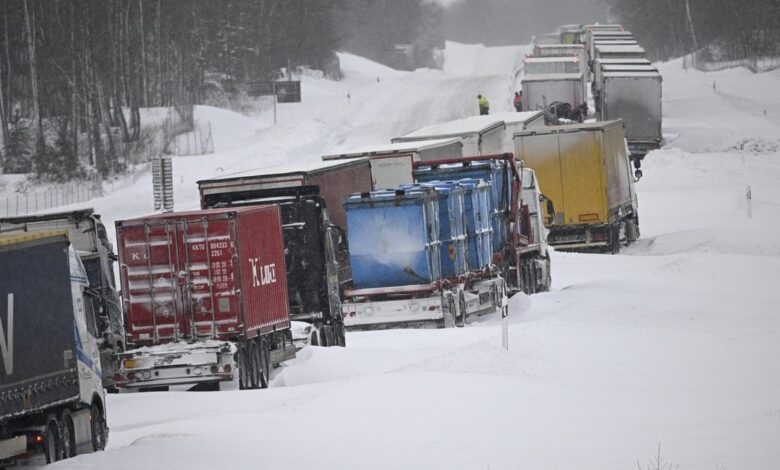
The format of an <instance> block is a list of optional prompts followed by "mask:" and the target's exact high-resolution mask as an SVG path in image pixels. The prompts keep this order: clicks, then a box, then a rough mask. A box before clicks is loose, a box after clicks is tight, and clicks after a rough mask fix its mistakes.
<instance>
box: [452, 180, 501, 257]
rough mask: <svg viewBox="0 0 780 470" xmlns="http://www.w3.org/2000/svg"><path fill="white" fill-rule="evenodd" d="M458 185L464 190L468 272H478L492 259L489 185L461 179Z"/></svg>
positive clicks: (479, 181) (480, 181)
mask: <svg viewBox="0 0 780 470" xmlns="http://www.w3.org/2000/svg"><path fill="white" fill-rule="evenodd" d="M458 184H459V185H460V186H461V187H462V188H464V189H465V190H466V192H465V194H464V210H465V211H464V214H465V219H466V233H467V237H468V238H467V240H468V242H467V245H466V259H467V261H468V266H469V270H472V271H479V270H481V269H482V268H484V267H485V266H488V265H489V264H490V263H491V261H492V258H493V250H492V249H491V248H492V245H491V237H492V229H491V228H490V217H489V212H488V205H487V201H488V197H489V196H488V193H489V192H490V185H489V184H487V183H485V182H484V181H482V180H475V179H462V180H459V181H458Z"/></svg>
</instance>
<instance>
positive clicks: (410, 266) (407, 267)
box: [344, 188, 441, 289]
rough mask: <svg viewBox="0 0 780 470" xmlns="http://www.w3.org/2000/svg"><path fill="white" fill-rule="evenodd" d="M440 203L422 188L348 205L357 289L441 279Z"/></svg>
mask: <svg viewBox="0 0 780 470" xmlns="http://www.w3.org/2000/svg"><path fill="white" fill-rule="evenodd" d="M437 202H438V201H437V197H436V193H435V192H434V191H433V190H430V189H428V190H424V189H423V188H415V189H409V190H407V191H403V190H398V191H374V192H372V193H366V194H363V195H360V194H355V195H352V196H350V197H349V198H348V199H347V200H346V201H345V202H344V207H345V210H346V213H347V225H348V228H349V230H348V238H349V251H350V255H349V256H350V264H351V265H352V284H353V286H354V287H355V288H356V289H365V288H381V287H396V286H407V285H420V284H430V283H432V282H434V281H437V280H438V279H440V278H441V272H440V270H441V260H440V257H439V248H440V247H439V245H440V241H439V216H438V210H437V207H436V203H437Z"/></svg>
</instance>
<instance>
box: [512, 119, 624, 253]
mask: <svg viewBox="0 0 780 470" xmlns="http://www.w3.org/2000/svg"><path fill="white" fill-rule="evenodd" d="M514 138H515V146H516V153H517V155H518V157H519V158H522V159H523V161H524V162H525V164H526V165H528V167H529V168H531V169H533V170H534V172H535V173H536V176H537V178H538V180H539V183H540V184H541V187H542V188H544V192H545V194H546V196H547V197H548V198H549V199H550V200H551V201H552V202H553V203H554V207H555V214H554V217H553V216H552V215H551V217H549V218H548V226H547V228H548V229H549V230H550V233H549V237H548V243H549V244H551V245H553V246H555V247H556V248H559V249H572V250H590V249H599V250H604V249H608V250H611V251H612V252H617V251H619V249H620V244H621V242H622V241H625V242H633V241H634V240H636V239H637V237H638V236H639V221H638V215H637V197H636V193H635V191H634V180H633V177H632V175H631V171H630V165H629V161H628V156H627V153H626V144H625V132H624V129H623V122H622V121H605V122H594V123H585V124H574V125H566V126H555V127H548V128H541V129H534V130H530V131H523V132H518V133H516V134H515V136H514Z"/></svg>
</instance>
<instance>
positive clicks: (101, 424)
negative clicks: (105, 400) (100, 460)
mask: <svg viewBox="0 0 780 470" xmlns="http://www.w3.org/2000/svg"><path fill="white" fill-rule="evenodd" d="M89 414H90V418H89V420H90V425H91V431H92V450H94V451H95V452H97V451H99V450H103V449H105V448H106V442H107V441H108V427H107V426H106V416H105V415H104V414H103V409H102V408H100V405H99V404H97V403H93V404H92V408H90V410H89Z"/></svg>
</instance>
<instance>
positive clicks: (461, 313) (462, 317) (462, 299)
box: [455, 290, 467, 327]
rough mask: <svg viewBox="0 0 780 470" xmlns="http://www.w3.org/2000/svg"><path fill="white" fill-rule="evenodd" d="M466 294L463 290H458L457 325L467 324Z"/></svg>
mask: <svg viewBox="0 0 780 470" xmlns="http://www.w3.org/2000/svg"><path fill="white" fill-rule="evenodd" d="M466 316H467V313H466V294H464V293H463V291H462V290H459V291H458V315H457V316H456V317H455V326H457V327H464V326H466Z"/></svg>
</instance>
